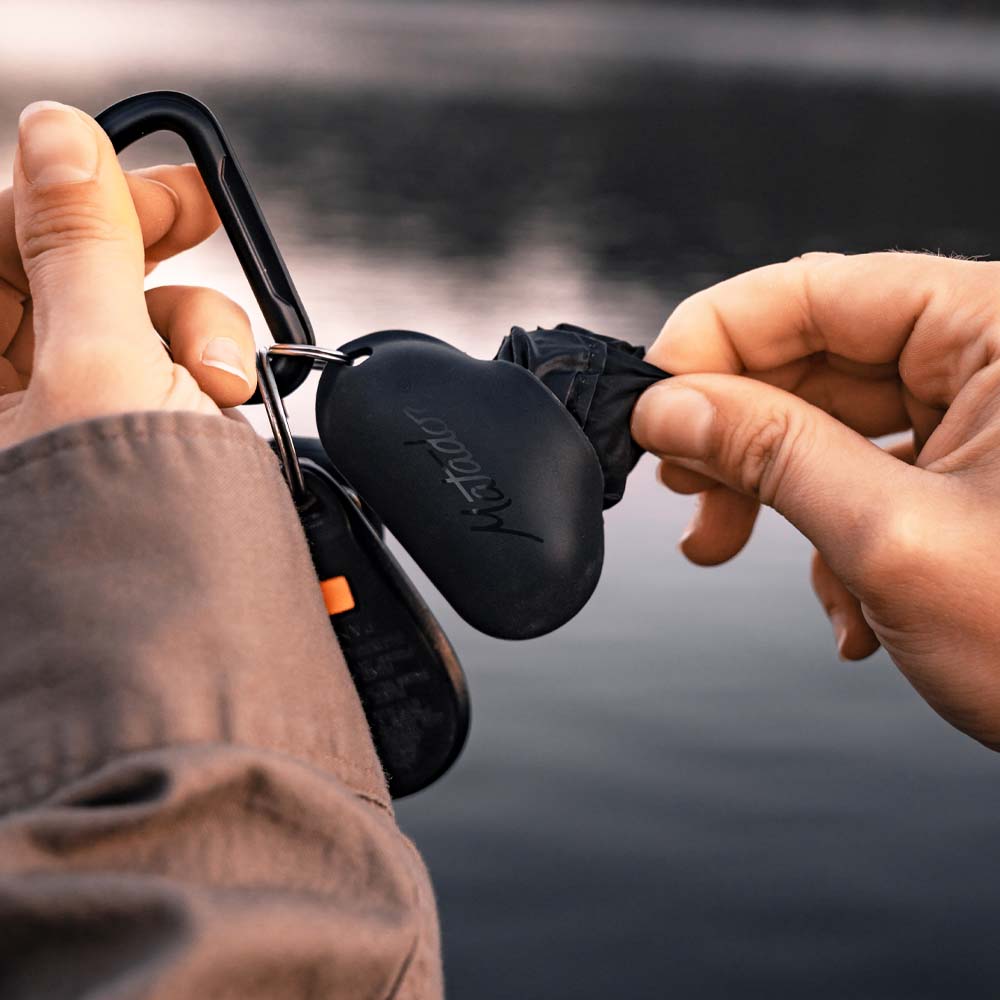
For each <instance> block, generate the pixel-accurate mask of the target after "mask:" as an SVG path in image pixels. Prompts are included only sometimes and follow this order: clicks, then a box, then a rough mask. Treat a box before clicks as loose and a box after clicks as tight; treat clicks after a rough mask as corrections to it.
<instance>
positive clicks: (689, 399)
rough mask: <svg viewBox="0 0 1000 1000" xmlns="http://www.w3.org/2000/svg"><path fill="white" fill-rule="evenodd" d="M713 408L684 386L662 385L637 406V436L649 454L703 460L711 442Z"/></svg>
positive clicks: (700, 395) (705, 397)
mask: <svg viewBox="0 0 1000 1000" xmlns="http://www.w3.org/2000/svg"><path fill="white" fill-rule="evenodd" d="M714 421H715V407H714V406H713V405H712V403H711V401H710V400H709V399H708V397H707V396H704V395H702V394H701V393H700V392H698V391H697V390H696V389H691V388H688V386H686V385H671V384H670V382H664V383H662V384H661V385H659V386H657V387H656V388H654V389H652V390H650V391H649V392H647V393H646V394H645V395H644V396H642V397H641V398H640V400H639V403H638V406H637V407H636V415H635V424H636V432H637V437H639V438H640V439H641V440H640V443H641V444H644V445H645V446H646V448H648V449H649V450H650V451H652V452H655V453H656V454H658V455H673V456H676V457H677V458H704V457H706V456H707V455H708V451H709V448H710V447H711V442H712V424H713V423H714Z"/></svg>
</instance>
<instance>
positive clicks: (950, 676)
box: [632, 253, 1000, 749]
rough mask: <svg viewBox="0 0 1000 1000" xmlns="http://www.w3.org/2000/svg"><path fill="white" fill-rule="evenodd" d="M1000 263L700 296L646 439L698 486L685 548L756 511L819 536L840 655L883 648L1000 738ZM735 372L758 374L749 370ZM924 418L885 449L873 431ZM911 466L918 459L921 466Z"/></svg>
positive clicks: (707, 556) (934, 697)
mask: <svg viewBox="0 0 1000 1000" xmlns="http://www.w3.org/2000/svg"><path fill="white" fill-rule="evenodd" d="M998 289H1000V264H998V263H992V262H990V263H987V262H979V261H961V260H950V259H943V258H939V257H933V256H928V255H919V254H902V253H880V254H865V255H861V256H855V257H846V256H842V255H839V254H808V255H806V256H805V257H803V258H797V259H795V260H792V261H789V262H788V263H785V264H775V265H771V266H769V267H763V268H760V269H758V270H755V271H751V272H749V273H747V274H743V275H740V276H738V277H736V278H732V279H730V280H729V281H724V282H722V283H721V284H719V285H716V286H714V287H713V288H709V289H707V290H705V291H703V292H700V293H698V294H697V295H694V296H692V297H691V298H689V299H687V300H686V301H685V302H683V303H681V305H680V306H679V307H678V308H677V309H676V311H675V312H674V313H673V315H671V317H670V318H669V319H668V321H667V323H666V325H665V326H664V328H663V332H662V333H661V334H660V337H659V339H658V340H657V341H656V343H655V344H654V346H653V347H652V349H651V350H650V352H649V354H648V359H649V360H650V361H651V362H652V363H654V364H656V365H659V366H661V367H662V368H665V369H667V370H668V371H671V372H676V373H678V374H680V375H681V376H682V377H680V378H674V379H670V380H668V381H665V382H662V383H659V384H657V385H655V386H653V387H652V388H651V389H649V390H647V392H646V393H645V394H644V395H643V396H642V397H641V398H640V400H639V402H638V404H637V405H636V407H635V410H634V413H633V418H632V430H633V434H634V436H635V438H636V440H637V441H638V442H639V443H640V444H641V445H642V446H643V447H645V448H647V449H648V450H649V451H651V452H653V453H655V454H657V455H658V456H660V457H661V459H662V461H661V466H660V476H661V479H662V480H663V482H664V483H665V484H666V485H667V486H669V487H670V488H671V489H674V490H676V491H677V492H680V493H700V494H701V500H700V504H699V508H698V511H697V513H696V515H695V517H694V520H693V522H692V525H691V527H690V528H689V530H688V533H687V534H686V535H685V537H684V539H683V540H682V543H681V546H682V550H683V551H684V553H685V554H686V555H687V556H688V558H689V559H691V560H692V561H693V562H696V563H699V564H703V565H712V564H716V563H720V562H723V561H725V560H726V559H729V558H731V557H732V556H733V555H735V554H736V553H737V552H739V551H740V549H742V547H743V546H744V545H745V544H746V542H747V540H748V538H749V536H750V533H751V531H752V528H753V523H754V518H755V516H756V513H757V509H758V504H759V503H764V504H767V505H768V506H771V507H774V508H775V509H776V510H778V511H779V512H780V513H782V514H783V515H784V516H785V517H787V518H788V520H789V521H791V522H792V523H793V524H794V525H795V526H796V527H797V528H799V530H801V531H802V532H803V534H805V535H806V536H807V537H808V538H809V539H810V540H811V541H812V542H813V543H814V544H815V546H816V548H817V550H818V551H817V552H816V554H815V557H814V561H813V585H814V587H815V590H816V593H817V595H818V596H819V599H820V601H821V603H822V604H823V607H824V608H825V609H826V611H827V614H828V615H829V616H830V619H831V621H832V623H833V626H834V630H835V633H836V636H837V642H838V647H839V650H840V653H841V655H842V656H843V657H844V658H846V659H861V658H863V657H865V656H867V655H869V654H870V653H872V652H874V651H875V650H876V649H877V648H878V645H879V644H880V643H881V645H882V646H884V647H885V649H886V650H887V651H888V653H889V655H890V656H891V657H892V659H893V660H894V661H895V663H896V664H897V666H898V667H899V668H900V670H902V672H903V673H904V674H905V675H906V677H907V678H908V679H909V680H910V682H911V683H912V684H913V685H914V686H915V687H916V689H917V690H918V691H919V692H920V694H921V695H922V696H923V697H924V698H925V699H926V700H927V701H928V702H929V703H930V704H931V706H932V707H933V708H934V709H935V710H936V711H937V712H939V713H940V714H941V715H942V716H944V718H946V719H947V720H948V721H950V722H951V723H952V724H953V725H955V726H957V727H958V728H959V729H961V730H963V731H964V732H966V733H968V734H969V735H971V736H973V737H975V738H976V739H978V740H980V741H981V742H983V743H984V744H986V745H987V746H990V747H991V748H993V749H1000V532H998V525H1000V293H998ZM739 376H751V377H750V378H747V377H739ZM904 430H912V432H913V435H912V436H913V443H912V444H908V445H907V446H906V447H904V448H901V449H896V450H895V451H894V453H889V452H886V451H884V450H882V449H881V448H879V447H877V446H876V445H875V444H873V443H872V442H871V441H869V440H867V438H869V437H877V436H881V435H885V434H890V433H893V432H897V431H904ZM908 463H913V464H908Z"/></svg>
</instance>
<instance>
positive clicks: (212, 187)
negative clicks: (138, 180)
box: [97, 90, 316, 403]
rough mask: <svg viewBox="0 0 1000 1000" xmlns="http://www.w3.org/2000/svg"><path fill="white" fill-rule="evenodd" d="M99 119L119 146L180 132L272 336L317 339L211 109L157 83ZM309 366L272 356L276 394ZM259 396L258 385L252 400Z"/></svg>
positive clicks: (300, 380) (303, 375)
mask: <svg viewBox="0 0 1000 1000" xmlns="http://www.w3.org/2000/svg"><path fill="white" fill-rule="evenodd" d="M97 123H98V125H100V126H101V128H103V129H104V131H105V132H107V134H108V137H109V138H110V139H111V142H112V143H113V144H114V147H115V151H116V152H119V153H120V152H121V151H122V150H123V149H125V148H126V147H127V146H130V145H131V144H132V143H133V142H135V141H136V140H137V139H142V138H143V137H144V136H147V135H151V134H152V133H153V132H174V133H175V134H176V135H178V136H180V137H181V139H183V140H184V142H185V143H186V144H187V147H188V149H190V150H191V154H192V155H193V156H194V162H195V164H196V165H197V167H198V171H199V172H200V174H201V176H202V179H203V180H204V182H205V187H206V188H208V193H209V195H210V196H211V198H212V202H213V203H214V205H215V208H216V210H217V211H218V213H219V218H220V219H221V220H222V225H223V227H224V228H225V230H226V233H227V235H228V236H229V241H230V243H232V245H233V249H234V250H235V251H236V256H237V258H238V259H239V262H240V265H241V266H242V268H243V273H244V274H245V275H246V277H247V280H248V281H249V282H250V287H251V288H252V289H253V293H254V296H255V297H256V299H257V304H258V305H259V306H260V311H261V312H262V313H263V314H264V320H265V322H266V323H267V325H268V328H269V329H270V331H271V334H272V336H273V337H274V340H275V342H276V343H279V344H315V343H316V337H315V334H314V333H313V330H312V324H311V323H310V322H309V317H308V316H307V315H306V311H305V308H304V307H303V305H302V302H301V300H300V299H299V295H298V292H297V291H296V290H295V285H294V284H293V283H292V279H291V276H290V275H289V273H288V268H287V267H286V266H285V262H284V260H283V259H282V256H281V252H280V251H279V250H278V247H277V245H276V244H275V242H274V237H273V236H272V235H271V230H270V229H269V228H268V226H267V222H266V221H265V220H264V215H263V213H262V212H261V210H260V205H258V203H257V199H256V198H255V197H254V194H253V191H252V190H251V189H250V185H249V184H248V183H247V179H246V176H245V174H244V173H243V168H242V167H241V166H240V163H239V160H237V158H236V155H235V154H234V153H233V150H232V147H231V146H230V145H229V142H228V140H227V139H226V135H225V133H224V132H223V131H222V127H221V126H220V125H219V123H218V121H217V120H216V118H215V115H213V114H212V112H211V111H209V110H208V108H206V107H205V105H204V104H202V103H201V101H198V100H195V98H193V97H190V96H188V95H187V94H180V93H176V92H173V91H169V90H160V91H154V92H153V93H149V94H139V95H137V96H135V97H129V98H126V99H125V100H124V101H119V102H118V103H117V104H113V105H112V106H111V107H110V108H107V109H106V110H105V111H102V112H101V113H100V114H99V115H98V116H97ZM309 370H310V366H309V365H308V364H304V363H303V362H302V361H299V360H297V359H294V358H276V359H275V361H274V377H275V381H276V382H277V384H278V388H279V390H280V392H281V394H282V395H283V396H284V395H287V394H288V393H290V392H292V391H293V390H294V389H297V388H298V387H299V386H300V385H301V384H302V383H303V382H304V381H305V379H306V376H307V375H308V374H309ZM260 401H261V397H260V392H259V391H258V392H257V393H255V394H254V396H253V398H252V399H251V400H250V402H251V403H259V402H260Z"/></svg>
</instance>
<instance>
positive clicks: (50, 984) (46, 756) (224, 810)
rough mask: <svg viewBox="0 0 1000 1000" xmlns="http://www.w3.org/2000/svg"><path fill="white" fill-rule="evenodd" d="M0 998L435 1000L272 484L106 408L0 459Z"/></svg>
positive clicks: (404, 868)
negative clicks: (104, 415) (100, 415)
mask: <svg viewBox="0 0 1000 1000" xmlns="http://www.w3.org/2000/svg"><path fill="white" fill-rule="evenodd" d="M0 567H2V568H0V643H2V646H0V997H4V998H5V1000H17V998H23V997H31V998H37V997H44V998H46V1000H58V998H64V997H65V998H69V997H82V996H86V997H88V998H90V1000H110V998H115V1000H123V998H133V997H143V998H149V997H155V998H171V1000H173V998H183V1000H189V998H190V1000H197V998H221V997H227V998H229V997H232V998H240V1000H254V998H259V997H268V998H271V997H280V998H282V1000H295V998H300V997H301V998H306V997H309V998H319V997H323V998H327V997H335V998H339V997H350V998H352V1000H354V998H367V997H377V998H385V997H405V998H417V997H419V998H421V1000H423V998H426V997H437V996H440V994H441V970H440V952H439V943H438V929H437V918H436V914H435V908H434V901H433V897H432V894H431V888H430V884H429V881H428V877H427V873H426V870H425V869H424V866H423V864H422V862H421V860H420V858H419V856H418V854H417V853H416V851H415V849H414V848H413V846H412V845H411V844H410V842H409V841H407V840H406V839H405V838H404V837H403V836H402V834H401V833H400V832H399V830H398V828H397V827H396V823H395V820H394V818H393V813H392V808H391V805H390V802H389V798H388V795H387V792H386V787H385V781H384V779H383V776H382V772H381V770H380V768H379V765H378V760H377V758H376V756H375V752H374V749H373V747H372V742H371V738H370V736H369V734H368V730H367V728H366V725H365V719H364V715H363V713H362V711H361V706H360V704H359V702H358V698H357V695H356V693H355V691H354V688H353V686H352V684H351V681H350V678H349V676H348V673H347V670H346V667H345V665H344V661H343V658H342V657H341V654H340V651H339V649H338V647H337V644H336V642H335V640H334V637H333V634H332V632H331V629H330V626H329V622H328V619H327V618H326V614H325V611H324V609H323V605H322V601H321V598H320V595H319V589H318V587H317V584H316V579H315V575H314V573H313V570H312V565H311V563H310V561H309V555H308V552H307V549H306V545H305V541H304V539H303V536H302V533H301V530H300V528H299V524H298V521H297V518H296V515H295V511H294V509H293V507H292V504H291V502H290V499H289V496H288V491H287V490H286V488H285V487H284V484H283V482H282V480H281V477H280V474H279V472H278V469H277V465H276V463H275V461H274V460H273V458H272V457H271V454H270V451H269V450H268V449H267V447H266V445H264V443H263V442H261V441H260V440H259V438H257V436H256V435H255V434H254V433H253V431H252V430H250V428H248V427H246V426H244V425H242V424H240V423H237V422H236V421H232V420H224V419H221V418H219V417H204V416H198V415H195V414H184V413H173V414H165V413H161V414H155V413H149V414H130V415H127V416H123V417H116V418H110V419H105V420H99V421H93V422H90V423H85V424H77V425H73V426H69V427H64V428H62V429H60V430H58V431H56V432H54V433H52V434H48V435H45V436H43V437H39V438H35V439H33V440H31V441H28V442H26V443H25V444H23V445H21V446H19V447H16V448H12V449H9V450H7V451H2V452H0Z"/></svg>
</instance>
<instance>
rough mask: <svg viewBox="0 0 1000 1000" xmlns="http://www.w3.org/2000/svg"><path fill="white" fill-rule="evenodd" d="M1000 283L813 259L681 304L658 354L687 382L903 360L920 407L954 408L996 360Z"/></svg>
mask: <svg viewBox="0 0 1000 1000" xmlns="http://www.w3.org/2000/svg"><path fill="white" fill-rule="evenodd" d="M998 280H1000V266H998V265H997V264H994V263H990V262H983V261H959V260H950V259H947V258H941V257H935V256H930V255H925V254H902V253H879V254H862V255H858V256H853V257H848V256H842V255H839V254H807V255H806V256H805V257H801V258H796V259H795V260H792V261H789V262H787V263H784V264H772V265H769V266H767V267H762V268H758V269H757V270H755V271H749V272H747V273H746V274H741V275H739V276H737V277H735V278H731V279H729V280H728V281H724V282H722V283H721V284H718V285H715V286H714V287H712V288H709V289H706V290H705V291H703V292H699V293H698V294H696V295H694V296H692V297H691V298H689V299H687V300H686V301H684V302H682V303H681V304H680V306H678V307H677V309H676V310H675V311H674V313H673V315H671V316H670V318H669V319H668V320H667V322H666V325H665V326H664V328H663V331H662V333H661V334H660V336H659V338H658V339H657V341H656V343H655V344H654V345H653V347H652V348H650V350H649V352H648V355H647V357H648V359H649V361H651V362H652V363H653V364H656V365H659V366H660V367H662V368H665V369H666V370H667V371H671V372H676V373H680V374H685V373H691V372H707V371H712V372H730V373H739V372H743V371H764V370H769V369H774V368H779V367H781V366H782V365H787V364H789V363H790V362H794V361H796V360H799V359H802V358H807V357H809V356H810V355H813V354H816V353H818V352H828V353H830V354H833V355H837V356H839V357H841V358H843V359H847V360H849V361H854V362H858V363H861V364H865V365H885V364H889V363H893V364H895V363H897V362H898V364H899V369H900V374H901V376H902V378H903V381H904V383H905V384H906V385H907V386H908V387H909V389H910V390H911V391H912V392H913V393H914V394H915V395H916V397H917V398H918V399H920V400H921V401H922V402H924V403H926V404H928V405H931V406H946V405H947V404H948V402H950V400H951V399H952V398H954V395H955V394H956V393H957V391H958V390H959V389H960V388H961V386H962V385H963V384H964V383H965V382H966V381H968V379H969V378H970V377H971V375H972V374H974V373H975V371H976V370H978V368H980V367H982V366H983V365H984V364H987V363H989V361H990V360H991V358H992V357H993V356H994V351H995V345H994V344H993V339H994V338H993V331H994V330H995V327H996V312H997V310H996V304H995V303H996V286H997V282H998ZM972 344H981V345H982V346H983V349H982V350H980V351H976V350H970V349H968V348H969V345H972Z"/></svg>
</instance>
